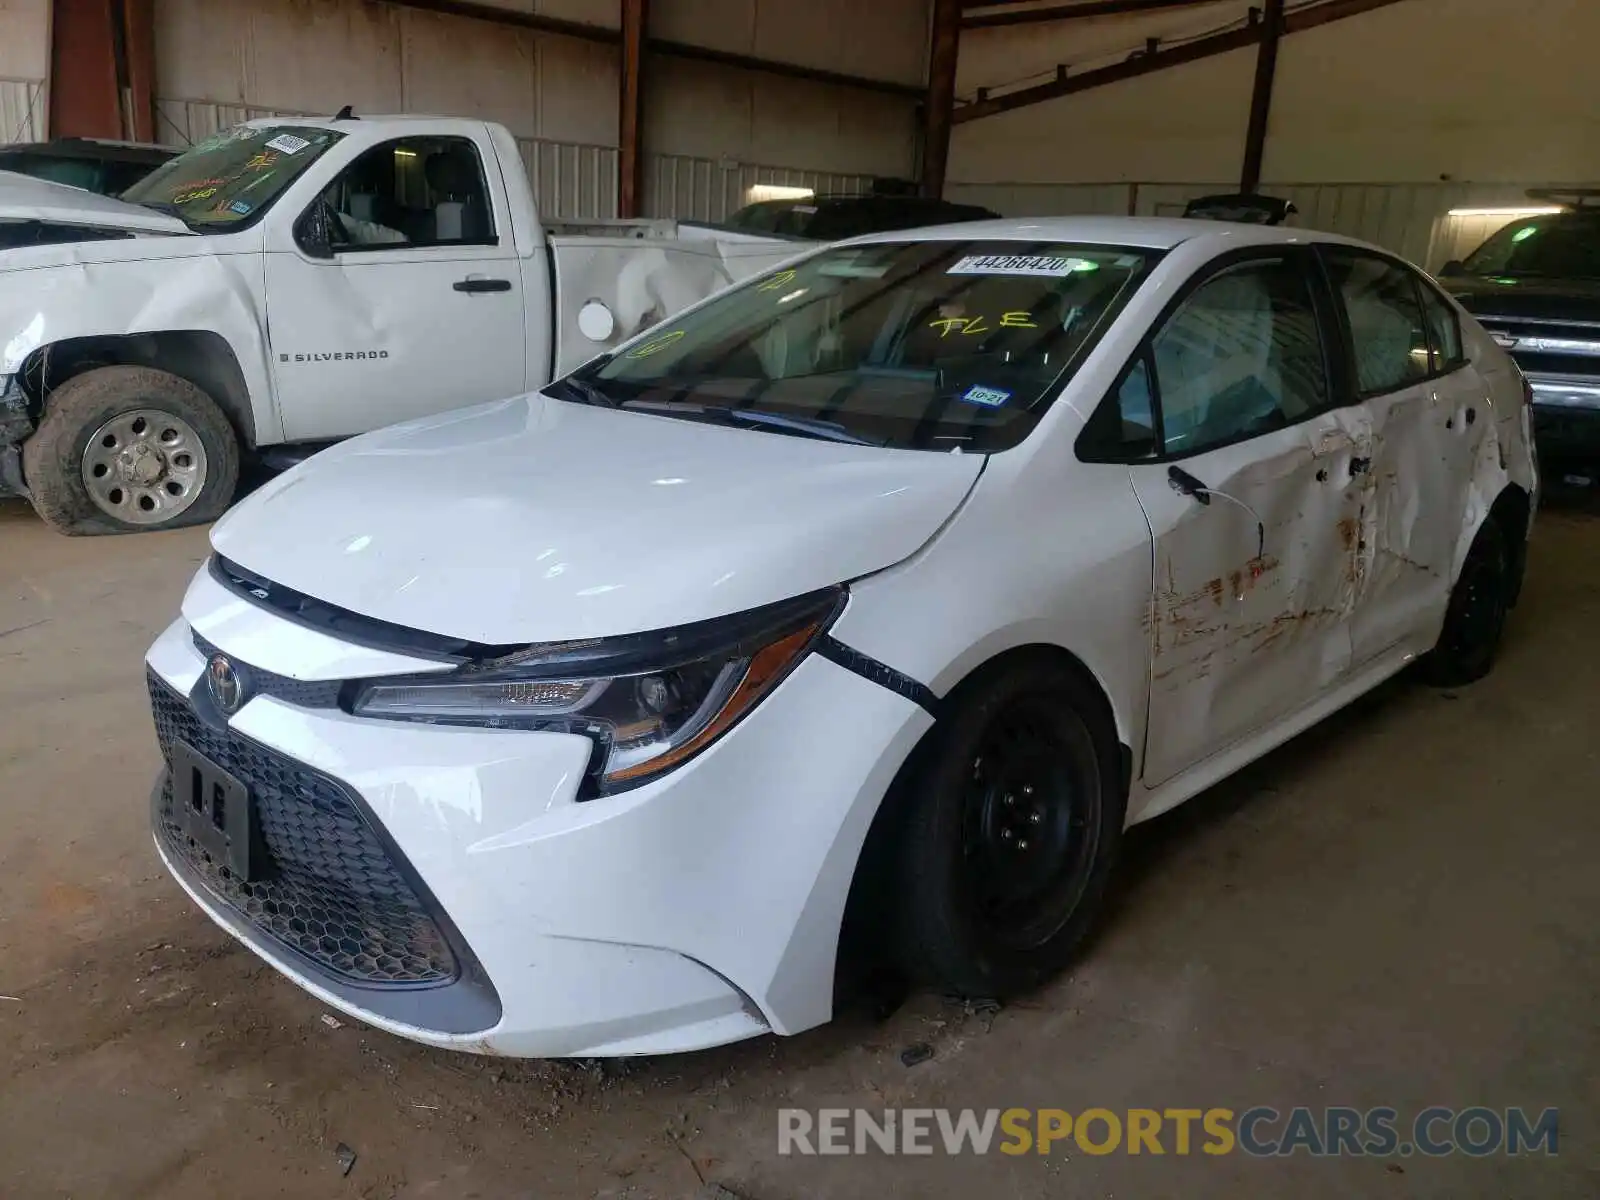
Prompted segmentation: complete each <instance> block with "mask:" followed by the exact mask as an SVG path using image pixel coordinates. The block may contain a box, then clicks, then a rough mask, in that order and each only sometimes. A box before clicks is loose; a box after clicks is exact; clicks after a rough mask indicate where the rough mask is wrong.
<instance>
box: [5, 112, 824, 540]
mask: <svg viewBox="0 0 1600 1200" xmlns="http://www.w3.org/2000/svg"><path fill="white" fill-rule="evenodd" d="M803 248H804V247H803V246H798V245H796V244H795V243H794V242H793V241H780V240H776V239H769V238H762V237H755V236H749V235H741V234H737V233H732V232H725V231H715V230H710V229H705V228H699V227H694V226H681V227H680V226H678V225H677V224H676V223H674V222H670V221H661V222H648V221H645V222H602V223H593V224H589V225H585V226H582V227H569V228H566V229H561V228H557V227H554V226H552V225H550V224H548V223H546V222H543V221H541V220H540V217H539V213H538V209H537V207H536V206H535V204H534V198H533V193H532V191H531V189H530V187H529V184H528V179H527V176H526V173H525V171H524V168H523V164H522V160H521V156H520V155H519V153H518V151H517V144H516V142H515V140H514V139H513V138H512V136H511V134H510V133H509V132H508V131H507V130H506V129H504V128H503V127H501V126H499V125H495V124H492V123H488V122H484V121H470V120H453V119H442V118H434V117H378V118H369V117H361V118H356V117H352V116H350V115H349V114H348V111H346V112H343V113H340V114H339V116H337V117H334V118H329V119H298V118H296V119H272V120H262V121H253V122H250V123H248V124H245V125H241V126H238V127H237V128H234V129H230V130H227V131H225V132H223V133H220V134H218V135H217V136H215V137H213V138H211V139H209V140H208V141H206V142H204V143H201V144H199V145H196V146H194V147H193V148H192V149H190V150H188V151H187V152H185V153H183V154H181V155H179V156H178V157H177V158H175V159H173V160H172V161H171V162H169V163H167V164H166V165H165V166H163V167H161V168H160V169H158V170H157V171H155V172H154V173H153V174H152V175H150V176H149V177H148V178H146V179H145V180H143V181H141V182H140V183H139V184H137V185H135V187H134V188H132V189H131V190H130V191H129V192H127V193H125V195H124V196H123V198H122V199H121V200H115V199H110V198H107V197H102V196H96V195H93V194H91V193H89V192H85V191H81V190H79V189H76V188H70V187H64V186H61V185H57V184H52V183H46V182H44V181H41V180H36V179H28V178H24V177H23V176H20V175H14V174H9V173H0V495H21V496H26V497H27V498H28V499H29V500H30V501H31V502H32V504H33V506H34V508H35V509H36V510H37V511H38V513H39V515H40V516H41V517H43V518H44V519H45V520H46V521H47V522H49V523H50V524H51V525H52V526H54V527H55V528H57V529H59V530H61V531H63V532H66V533H112V532H128V531H134V530H139V529H149V528H160V527H171V526H174V525H186V524H193V523H197V522H201V521H207V520H211V519H213V518H215V517H216V516H218V515H219V514H220V513H221V512H222V511H223V509H224V508H226V507H227V505H228V503H229V502H230V501H231V500H232V498H233V493H234V489H235V487H236V485H237V483H238V478H239V468H240V462H241V459H247V458H249V457H250V456H252V455H256V454H261V453H263V452H273V453H277V454H278V455H280V456H281V457H293V456H294V455H295V454H299V453H303V452H304V449H305V448H314V447H315V446H317V445H319V444H322V443H326V442H330V441H333V440H336V439H339V438H343V437H347V436H349V435H352V434H357V433H363V432H365V431H367V430H370V429H375V428H378V427H381V426H384V425H389V424H393V423H394V422H397V421H402V420H406V419H408V418H412V417H418V416H426V415H429V414H432V413H436V412H441V411H444V410H448V409H453V408H459V407H463V406H465V405H468V404H474V403H477V402H480V401H483V400H492V399H497V398H500V397H504V396H512V395H516V394H518V393H520V392H525V391H529V390H532V389H535V388H539V387H542V386H544V385H545V384H547V383H549V382H550V381H551V380H552V379H553V378H555V377H557V376H559V375H561V374H564V373H565V372H566V371H568V370H570V369H571V368H573V367H575V366H577V365H578V364H579V363H581V362H583V361H585V360H587V359H589V358H592V357H594V356H595V355H597V354H601V353H604V352H605V351H606V350H607V349H608V348H609V347H610V346H612V345H614V344H616V343H618V342H620V341H622V340H624V339H626V338H628V337H630V336H632V335H633V334H635V333H637V332H639V331H640V330H642V329H644V328H646V327H648V326H650V325H651V324H653V323H655V322H657V321H660V320H663V319H664V318H666V317H668V316H670V315H672V314H673V313H675V312H677V311H678V310H680V309H682V308H684V307H686V306H687V305H689V304H692V303H694V302H696V301H698V300H700V299H702V298H704V297H706V296H708V295H710V294H712V293H713V292H716V291H718V290H720V289H721V288H723V287H724V286H726V285H727V284H729V283H731V282H733V281H735V280H738V279H743V278H746V277H748V276H749V275H751V274H753V273H755V272H757V271H760V270H764V269H766V268H768V267H770V266H772V265H773V264H775V263H777V262H780V261H782V260H783V259H786V258H789V257H791V256H793V255H794V254H795V253H796V252H797V251H798V250H801V249H803ZM268 456H269V457H270V454H269V455H268ZM417 484H418V486H419V487H426V486H427V479H426V471H425V470H424V471H421V472H420V473H419V476H418V479H417Z"/></svg>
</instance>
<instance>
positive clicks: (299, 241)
mask: <svg viewBox="0 0 1600 1200" xmlns="http://www.w3.org/2000/svg"><path fill="white" fill-rule="evenodd" d="M294 240H295V245H297V246H299V247H300V249H301V250H303V251H304V252H305V253H306V254H307V255H309V256H310V257H312V258H332V257H333V227H332V223H331V222H330V221H329V220H328V205H327V203H326V202H324V201H323V200H321V199H319V200H318V201H317V202H316V203H315V204H313V205H312V206H311V207H310V208H308V209H306V211H305V213H304V214H303V215H302V216H301V218H300V220H299V221H298V222H296V223H295V227H294Z"/></svg>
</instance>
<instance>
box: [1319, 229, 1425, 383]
mask: <svg viewBox="0 0 1600 1200" xmlns="http://www.w3.org/2000/svg"><path fill="white" fill-rule="evenodd" d="M1324 256H1325V260H1326V262H1327V264H1328V275H1329V278H1330V279H1331V280H1332V282H1333V286H1334V290H1335V291H1336V292H1338V294H1339V297H1340V299H1341V300H1342V301H1343V303H1344V310H1345V315H1346V317H1347V318H1348V320H1349V324H1350V340H1351V344H1352V349H1353V350H1354V351H1355V360H1356V362H1355V366H1356V383H1357V385H1358V387H1359V388H1360V390H1361V393H1362V394H1363V395H1369V396H1370V395H1375V394H1378V393H1382V392H1392V391H1395V390H1396V389H1398V388H1403V387H1407V386H1409V385H1411V384H1414V383H1418V382H1420V381H1422V380H1424V379H1426V378H1428V376H1429V375H1431V374H1432V373H1433V366H1432V362H1431V360H1430V356H1429V349H1428V330H1427V325H1426V324H1425V322H1424V320H1423V315H1422V303H1421V296H1420V295H1419V287H1418V284H1417V281H1416V278H1415V277H1414V276H1413V275H1412V274H1411V272H1410V271H1408V270H1406V269H1405V268H1404V267H1402V266H1400V265H1399V264H1397V263H1392V262H1390V261H1389V260H1388V259H1384V258H1378V257H1375V256H1373V255H1368V254H1361V253H1359V252H1356V251H1350V250H1345V249H1342V248H1340V249H1329V248H1324Z"/></svg>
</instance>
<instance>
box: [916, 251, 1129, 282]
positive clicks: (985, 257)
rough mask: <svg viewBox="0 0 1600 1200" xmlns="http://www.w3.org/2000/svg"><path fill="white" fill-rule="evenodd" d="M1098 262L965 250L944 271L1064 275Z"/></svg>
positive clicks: (1091, 266) (1049, 256)
mask: <svg viewBox="0 0 1600 1200" xmlns="http://www.w3.org/2000/svg"><path fill="white" fill-rule="evenodd" d="M1098 269H1099V264H1098V263H1092V262H1090V261H1089V260H1088V259H1086V258H1065V257H1062V256H1060V255H1054V254H969V255H967V256H966V257H965V258H962V259H958V260H956V262H955V263H954V264H953V265H952V266H951V267H950V269H949V270H947V271H946V272H945V274H946V275H1036V276H1043V277H1045V278H1047V279H1065V278H1066V277H1067V276H1068V275H1071V274H1073V273H1075V272H1077V271H1094V270H1098Z"/></svg>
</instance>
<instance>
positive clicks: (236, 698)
mask: <svg viewBox="0 0 1600 1200" xmlns="http://www.w3.org/2000/svg"><path fill="white" fill-rule="evenodd" d="M206 690H207V691H209V692H210V693H211V699H212V700H213V701H214V702H215V703H216V706H217V707H218V708H220V709H221V710H222V711H223V712H224V713H226V714H227V715H228V716H232V715H233V714H234V713H236V712H238V711H239V705H240V704H241V703H243V701H244V680H242V679H241V678H239V672H238V671H236V670H235V669H234V666H233V664H232V663H231V662H229V661H228V660H227V658H226V657H224V656H223V655H221V654H213V655H212V656H211V661H210V662H208V663H207V664H206Z"/></svg>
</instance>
